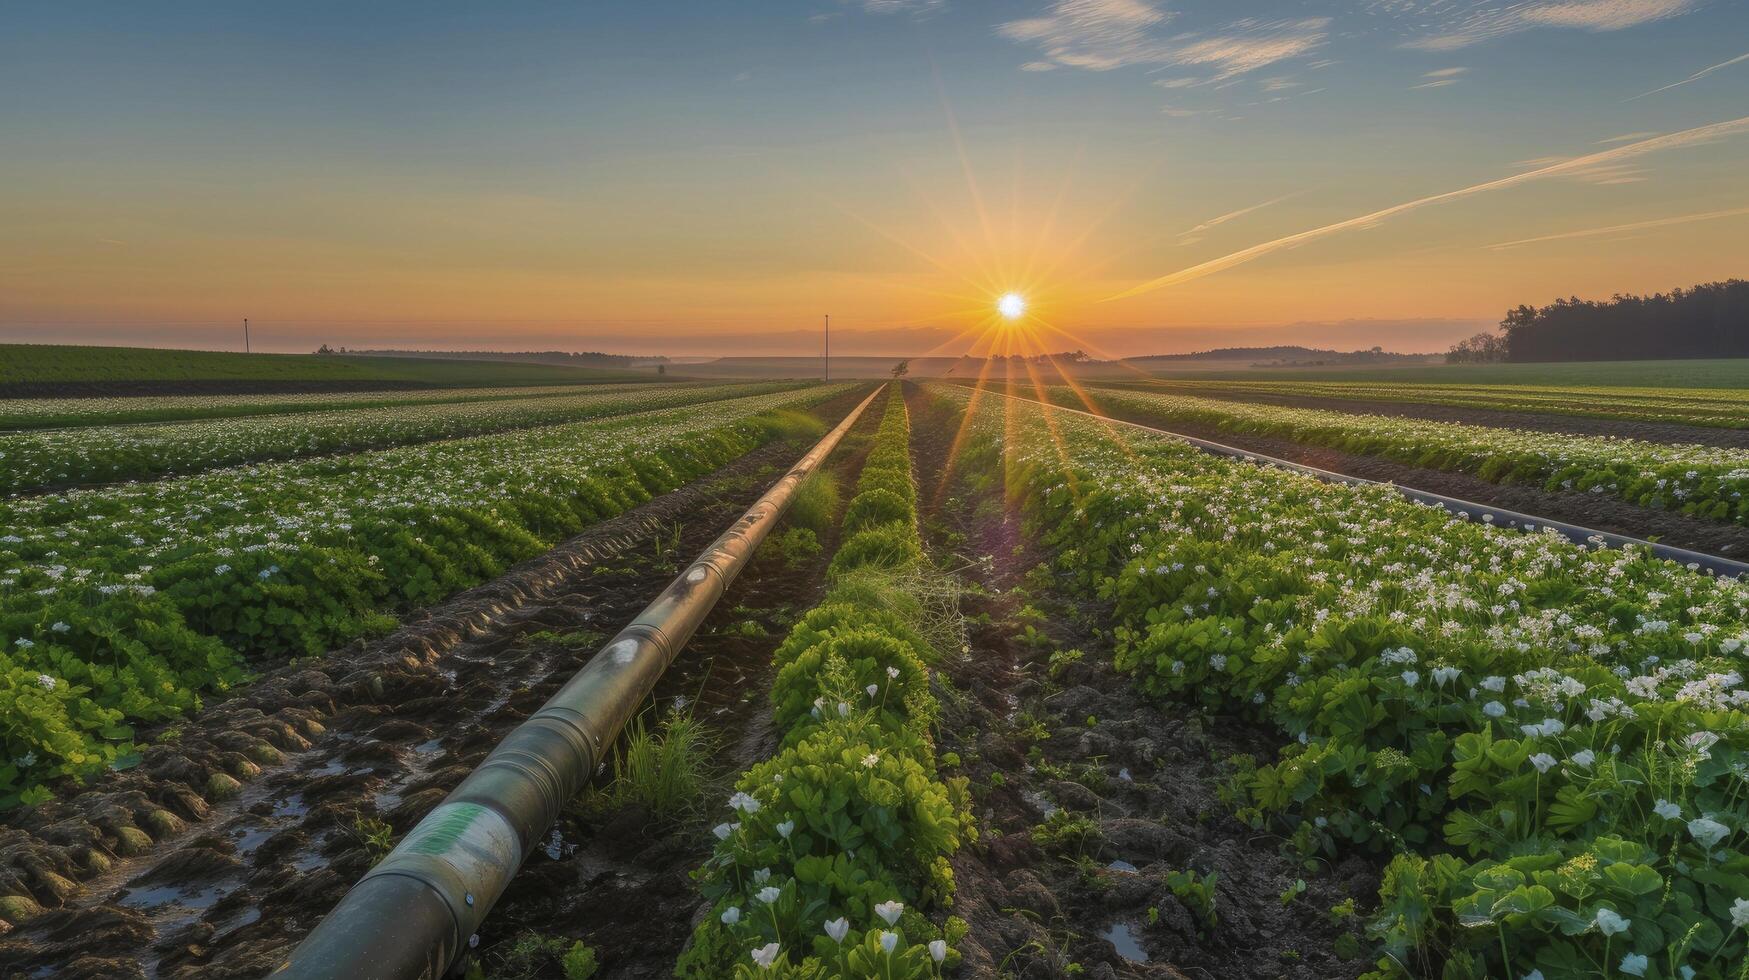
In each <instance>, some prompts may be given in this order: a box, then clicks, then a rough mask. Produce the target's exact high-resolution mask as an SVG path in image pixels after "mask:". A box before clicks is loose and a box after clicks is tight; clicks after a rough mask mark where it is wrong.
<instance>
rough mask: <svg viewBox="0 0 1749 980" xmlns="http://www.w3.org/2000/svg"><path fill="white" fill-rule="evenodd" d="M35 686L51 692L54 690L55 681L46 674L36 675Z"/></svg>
mask: <svg viewBox="0 0 1749 980" xmlns="http://www.w3.org/2000/svg"><path fill="white" fill-rule="evenodd" d="M36 685H37V686H38V687H40V688H42V689H43V690H45V691H52V690H54V689H55V679H54V678H53V677H50V676H49V675H47V674H38V675H36Z"/></svg>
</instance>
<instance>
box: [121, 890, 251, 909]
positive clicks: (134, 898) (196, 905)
mask: <svg viewBox="0 0 1749 980" xmlns="http://www.w3.org/2000/svg"><path fill="white" fill-rule="evenodd" d="M225 892H226V888H225V886H224V885H220V884H210V885H201V886H197V887H191V886H189V885H152V886H150V887H146V888H131V889H129V890H128V893H127V894H126V895H124V896H122V898H121V900H120V902H119V904H121V905H126V906H128V907H129V908H136V909H152V908H158V907H159V906H163V905H180V906H182V907H183V908H188V909H208V908H211V907H212V905H213V903H214V902H217V901H218V900H219V899H221V898H223V897H224V896H225Z"/></svg>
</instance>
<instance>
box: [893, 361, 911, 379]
mask: <svg viewBox="0 0 1749 980" xmlns="http://www.w3.org/2000/svg"><path fill="white" fill-rule="evenodd" d="M910 373H911V362H910V361H908V360H906V361H900V362H899V363H897V364H895V365H893V379H894V380H898V379H899V378H902V377H904V376H905V375H907V374H910Z"/></svg>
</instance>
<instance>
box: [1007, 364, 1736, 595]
mask: <svg viewBox="0 0 1749 980" xmlns="http://www.w3.org/2000/svg"><path fill="white" fill-rule="evenodd" d="M1000 394H1001V395H1002V396H1003V397H1006V398H1020V399H1023V400H1025V401H1031V402H1037V403H1038V404H1040V405H1045V406H1047V407H1049V408H1054V409H1056V410H1057V411H1059V412H1072V413H1074V414H1076V415H1085V416H1087V417H1088V418H1094V419H1099V420H1100V421H1102V422H1116V423H1118V424H1119V425H1127V426H1130V427H1131V428H1135V429H1141V430H1143V431H1144V432H1156V433H1159V434H1161V435H1168V436H1171V437H1172V438H1174V439H1182V440H1184V441H1185V442H1188V443H1190V444H1191V445H1192V446H1194V447H1196V448H1197V449H1200V450H1202V451H1203V452H1206V453H1210V454H1213V455H1216V456H1227V457H1231V458H1233V459H1242V460H1245V461H1246V462H1250V463H1260V464H1262V465H1265V466H1275V467H1279V468H1281V469H1285V470H1293V471H1294V472H1296V473H1304V474H1306V475H1307V476H1315V477H1317V478H1318V479H1320V480H1324V481H1326V482H1329V483H1346V484H1349V485H1351V486H1370V487H1390V488H1391V489H1392V490H1395V491H1397V492H1398V493H1400V494H1402V495H1403V496H1405V497H1408V498H1409V499H1410V500H1414V501H1417V502H1419V503H1423V504H1432V505H1434V506H1436V507H1442V508H1444V509H1445V510H1447V511H1450V512H1451V513H1453V514H1467V515H1470V516H1472V517H1474V518H1476V519H1477V520H1481V521H1485V522H1487V523H1491V524H1493V525H1495V526H1496V527H1507V528H1513V529H1515V530H1521V531H1537V530H1551V531H1557V532H1559V533H1560V534H1561V535H1562V536H1564V537H1566V538H1567V539H1568V540H1569V541H1572V542H1574V543H1575V544H1579V545H1590V546H1592V547H1609V548H1627V547H1635V548H1645V549H1647V550H1649V551H1650V552H1651V553H1652V554H1653V556H1655V557H1658V558H1663V559H1666V560H1668V561H1673V562H1677V563H1678V564H1681V565H1686V566H1688V567H1690V568H1692V569H1694V570H1695V571H1704V572H1707V573H1709V574H1713V575H1724V576H1737V575H1749V562H1740V561H1733V560H1731V559H1729V558H1722V557H1720V556H1718V555H1708V554H1704V553H1702V552H1699V551H1689V550H1688V549H1686V548H1676V547H1672V546H1671V545H1667V544H1658V543H1657V542H1655V541H1645V540H1642V539H1640V538H1633V537H1628V536H1627V535H1625V534H1613V533H1611V532H1609V531H1598V530H1594V529H1592V528H1588V527H1580V526H1578V525H1577V524H1567V523H1565V522H1562V521H1551V520H1547V519H1545V518H1541V517H1537V516H1536V515H1534V514H1521V513H1519V512H1518V511H1515V510H1506V509H1504V508H1501V507H1494V506H1491V505H1489V504H1478V503H1476V502H1474V501H1470V500H1463V499H1460V498H1458V497H1447V496H1445V495H1444V494H1438V493H1432V492H1430V491H1427V490H1417V489H1415V488H1414V487H1405V486H1401V485H1398V484H1395V483H1384V482H1381V481H1379V480H1368V479H1366V478H1365V477H1359V476H1349V475H1348V474H1347V473H1337V472H1334V471H1332V470H1325V469H1319V468H1318V467H1316V466H1307V465H1306V464H1304V463H1295V462H1293V461H1291V460H1286V459H1279V458H1277V457H1275V456H1265V455H1264V454H1262V453H1254V452H1252V451H1250V450H1248V449H1240V448H1238V447H1237V446H1228V445H1225V444H1223V443H1219V442H1210V441H1209V440H1207V439H1198V438H1196V437H1195V436H1187V435H1184V434H1183V433H1181V432H1173V431H1172V430H1170V429H1161V428H1156V427H1155V426H1151V425H1143V424H1141V423H1139V422H1131V421H1128V420H1126V419H1120V418H1113V417H1112V416H1109V415H1099V414H1096V413H1094V412H1084V411H1082V410H1080V409H1078V408H1069V407H1067V406H1064V405H1057V404H1053V403H1051V402H1046V401H1042V400H1040V399H1037V398H1029V397H1027V396H1025V395H1010V394H1008V393H1007V392H1005V391H1004V392H1000Z"/></svg>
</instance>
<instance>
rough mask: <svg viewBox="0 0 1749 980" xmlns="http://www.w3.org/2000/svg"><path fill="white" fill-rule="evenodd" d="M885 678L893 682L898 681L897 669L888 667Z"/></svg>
mask: <svg viewBox="0 0 1749 980" xmlns="http://www.w3.org/2000/svg"><path fill="white" fill-rule="evenodd" d="M887 677H889V678H890V679H892V680H895V681H896V680H898V679H899V668H897V667H888V668H887Z"/></svg>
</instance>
